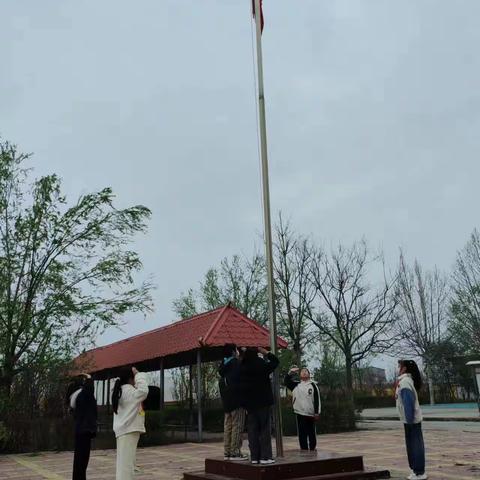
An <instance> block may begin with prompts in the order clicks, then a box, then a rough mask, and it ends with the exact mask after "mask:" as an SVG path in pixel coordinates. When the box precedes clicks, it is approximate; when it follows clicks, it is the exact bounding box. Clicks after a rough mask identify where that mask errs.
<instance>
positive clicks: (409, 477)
mask: <svg viewBox="0 0 480 480" xmlns="http://www.w3.org/2000/svg"><path fill="white" fill-rule="evenodd" d="M415 476H416V475H415V472H414V471H413V470H410V473H409V474H408V477H407V480H412V479H413V477H415Z"/></svg>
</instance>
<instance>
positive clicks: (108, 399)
mask: <svg viewBox="0 0 480 480" xmlns="http://www.w3.org/2000/svg"><path fill="white" fill-rule="evenodd" d="M107 413H108V414H110V374H109V375H108V380H107Z"/></svg>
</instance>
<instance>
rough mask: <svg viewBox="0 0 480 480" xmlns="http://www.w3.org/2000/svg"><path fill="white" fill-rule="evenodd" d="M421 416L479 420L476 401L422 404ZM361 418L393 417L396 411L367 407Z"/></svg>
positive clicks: (396, 416)
mask: <svg viewBox="0 0 480 480" xmlns="http://www.w3.org/2000/svg"><path fill="white" fill-rule="evenodd" d="M422 411H423V417H424V418H425V419H427V420H430V419H445V420H459V419H465V420H466V419H468V420H476V421H480V413H479V411H478V406H477V404H476V403H464V404H461V403H460V404H450V405H434V406H430V405H422ZM362 417H363V418H395V419H398V412H397V409H396V408H395V407H393V408H367V409H365V410H363V412H362Z"/></svg>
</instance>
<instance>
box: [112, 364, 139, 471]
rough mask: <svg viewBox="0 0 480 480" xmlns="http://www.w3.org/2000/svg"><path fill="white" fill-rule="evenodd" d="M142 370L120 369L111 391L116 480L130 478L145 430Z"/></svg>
mask: <svg viewBox="0 0 480 480" xmlns="http://www.w3.org/2000/svg"><path fill="white" fill-rule="evenodd" d="M147 395H148V384H147V377H146V375H145V373H140V372H139V371H138V370H137V369H136V368H135V367H132V368H123V369H122V370H121V371H120V375H119V378H118V379H117V381H116V382H115V386H114V387H113V393H112V407H113V414H114V415H113V431H114V432H115V436H116V438H117V474H116V477H115V478H116V480H132V479H133V475H134V469H135V457H136V453H137V445H138V440H139V438H140V434H141V433H145V412H144V411H143V407H142V402H143V401H144V400H145V399H146V398H147Z"/></svg>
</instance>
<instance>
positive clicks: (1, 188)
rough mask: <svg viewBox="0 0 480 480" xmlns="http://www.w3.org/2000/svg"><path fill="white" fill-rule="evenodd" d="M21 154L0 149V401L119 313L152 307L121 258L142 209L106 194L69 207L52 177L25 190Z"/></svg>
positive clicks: (135, 261) (135, 266)
mask: <svg viewBox="0 0 480 480" xmlns="http://www.w3.org/2000/svg"><path fill="white" fill-rule="evenodd" d="M28 157H29V156H28V155H25V154H22V153H19V152H17V149H16V147H15V146H14V145H11V144H9V143H8V142H2V143H0V394H4V395H8V394H10V393H11V390H12V386H15V379H16V377H17V376H18V375H19V374H22V373H24V372H27V371H28V372H31V371H35V370H36V369H42V368H45V366H47V365H49V364H52V363H54V362H57V361H58V360H59V359H68V358H71V356H72V354H74V353H75V352H77V351H79V350H81V349H82V348H83V347H85V346H87V345H89V344H91V342H92V340H93V339H94V338H95V337H96V335H97V334H98V333H100V332H101V331H103V330H104V329H105V328H106V327H109V326H112V325H116V324H118V323H119V322H120V320H121V317H122V316H123V315H124V314H125V313H126V312H145V311H147V310H149V309H150V308H151V305H152V302H151V297H150V293H149V292H150V289H151V284H150V283H149V282H143V283H140V284H139V285H136V284H135V282H134V278H133V277H134V275H135V274H136V273H137V272H138V271H139V270H140V269H141V268H142V264H141V262H140V259H139V256H138V255H137V253H135V252H133V251H131V250H129V249H128V244H129V243H130V241H131V240H132V237H133V236H134V235H135V234H137V233H138V232H144V231H145V230H146V224H147V220H148V219H149V217H150V211H149V210H148V209H147V208H146V207H144V206H141V205H139V206H133V207H130V208H126V209H122V210H119V209H116V208H115V207H114V205H113V199H114V195H113V193H112V191H111V189H110V188H105V189H103V190H101V191H99V192H96V193H91V194H88V195H84V196H82V197H81V198H80V199H79V200H78V201H77V203H75V204H74V205H72V206H69V205H67V201H66V198H65V196H64V195H63V194H62V192H61V181H60V179H59V178H58V177H57V176H56V175H49V176H44V177H41V178H39V179H37V180H34V181H33V182H31V183H30V181H29V174H30V171H29V170H26V169H25V168H24V167H23V162H24V161H25V160H26V159H27V158H28Z"/></svg>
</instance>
